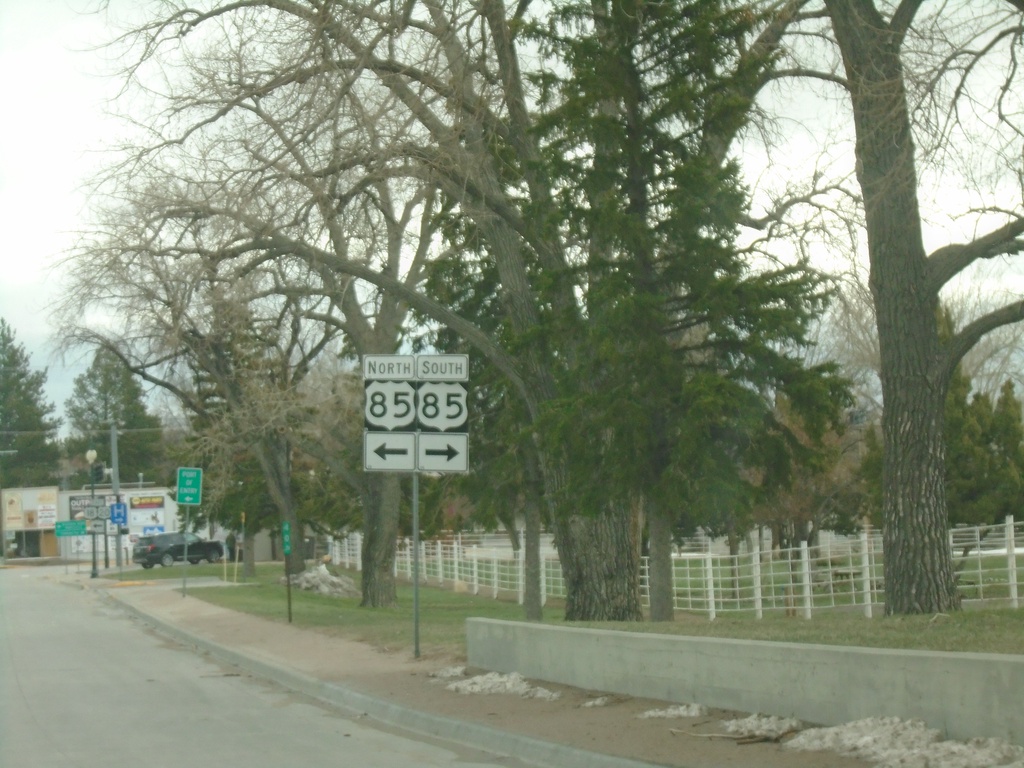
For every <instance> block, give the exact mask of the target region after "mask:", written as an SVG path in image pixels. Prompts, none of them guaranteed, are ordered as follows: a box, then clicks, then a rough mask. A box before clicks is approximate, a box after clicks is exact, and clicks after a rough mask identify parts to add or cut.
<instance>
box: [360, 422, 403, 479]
mask: <svg viewBox="0 0 1024 768" xmlns="http://www.w3.org/2000/svg"><path fill="white" fill-rule="evenodd" d="M415 468H416V433H415V432H369V431H367V432H364V433H363V469H366V470H368V471H378V472H411V471H412V470H414V469H415Z"/></svg>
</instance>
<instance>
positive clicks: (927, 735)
mask: <svg viewBox="0 0 1024 768" xmlns="http://www.w3.org/2000/svg"><path fill="white" fill-rule="evenodd" d="M785 746H786V748H787V749H797V750H804V751H818V750H829V751H832V752H836V753H838V754H840V755H847V756H850V757H856V758H859V759H861V760H867V761H870V762H873V763H877V764H878V765H879V768H995V766H1005V767H1006V768H1024V747H1018V746H1015V745H1013V744H1010V743H1008V742H1005V741H1002V740H1001V739H971V740H970V741H966V742H963V741H945V740H943V739H942V735H941V734H940V733H939V731H937V730H935V729H933V728H928V727H927V726H926V725H925V724H924V723H923V722H921V721H920V720H902V719H900V718H898V717H872V718H867V719H865V720H857V721H855V722H852V723H846V724H845V725H837V726H833V727H831V728H811V729H808V730H806V731H804V732H803V733H800V734H798V735H796V736H794V737H793V738H792V739H791V740H789V741H788V742H786V744H785Z"/></svg>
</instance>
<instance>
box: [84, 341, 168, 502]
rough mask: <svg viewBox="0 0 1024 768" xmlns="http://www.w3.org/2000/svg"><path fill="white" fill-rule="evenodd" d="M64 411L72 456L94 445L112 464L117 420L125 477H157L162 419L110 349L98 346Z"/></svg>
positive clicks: (122, 477) (130, 479) (121, 468)
mask: <svg viewBox="0 0 1024 768" xmlns="http://www.w3.org/2000/svg"><path fill="white" fill-rule="evenodd" d="M64 410H65V413H66V415H67V418H68V423H69V426H70V427H71V436H70V437H69V438H68V439H67V440H66V441H65V449H66V451H67V454H68V456H69V457H71V458H77V457H81V456H83V455H84V454H85V452H86V451H87V450H88V449H89V448H95V449H96V452H97V454H98V457H99V460H101V461H103V462H104V463H105V464H106V465H107V466H108V467H109V466H111V456H110V453H111V448H110V426H111V425H112V424H113V425H116V427H117V430H118V441H117V453H118V469H119V474H120V480H121V481H122V482H125V483H128V482H134V481H135V480H136V478H138V476H139V475H140V474H142V475H143V476H144V477H147V478H150V479H153V480H156V479H157V475H158V473H159V472H160V471H161V469H162V459H163V431H162V429H161V423H160V419H159V418H158V417H156V416H154V415H152V414H150V413H149V412H148V411H147V409H146V404H145V400H144V397H143V391H142V387H141V385H140V384H139V382H138V379H136V378H135V376H133V375H132V373H131V372H130V371H129V370H128V369H127V368H125V367H124V366H123V365H122V364H121V362H120V361H119V360H118V359H117V357H115V356H114V355H113V354H112V353H111V352H109V351H108V350H105V349H98V350H97V351H96V354H95V355H94V356H93V360H92V364H91V365H90V366H89V369H88V370H87V371H86V372H85V373H83V374H81V375H80V376H77V377H75V383H74V389H73V390H72V395H71V397H70V398H68V400H67V401H66V402H65V404H64ZM160 479H161V480H164V479H166V478H160Z"/></svg>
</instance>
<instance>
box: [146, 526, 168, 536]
mask: <svg viewBox="0 0 1024 768" xmlns="http://www.w3.org/2000/svg"><path fill="white" fill-rule="evenodd" d="M163 532H164V527H163V526H162V525H147V526H144V527H143V528H142V535H143V536H149V535H151V534H154V533H163Z"/></svg>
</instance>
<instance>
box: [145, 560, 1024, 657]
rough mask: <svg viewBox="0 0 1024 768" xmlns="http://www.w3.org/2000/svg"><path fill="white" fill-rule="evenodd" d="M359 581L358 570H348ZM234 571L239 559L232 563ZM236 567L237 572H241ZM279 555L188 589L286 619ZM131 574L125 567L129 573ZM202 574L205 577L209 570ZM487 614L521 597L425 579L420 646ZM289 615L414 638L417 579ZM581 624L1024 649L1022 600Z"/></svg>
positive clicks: (551, 612)
mask: <svg viewBox="0 0 1024 768" xmlns="http://www.w3.org/2000/svg"><path fill="white" fill-rule="evenodd" d="M182 570H183V569H182V567H181V566H180V565H176V566H175V567H173V568H153V569H150V570H147V571H132V572H131V574H130V576H131V577H135V578H140V579H146V580H151V579H178V580H179V581H180V580H181V578H182ZM187 573H188V578H189V579H190V580H194V579H196V578H199V577H210V576H213V577H217V578H223V575H224V573H225V571H224V568H223V565H207V564H202V565H194V566H188V568H187ZM345 573H346V574H347V575H348V576H350V577H351V578H353V579H354V580H355V581H356V583H357V584H358V583H359V574H358V573H357V572H354V571H351V572H345ZM227 574H228V579H229V581H230V580H233V578H234V572H233V568H232V567H229V568H228V570H227ZM240 574H241V570H240V569H239V579H241V575H240ZM282 575H283V566H282V565H281V564H280V563H263V564H260V566H259V567H258V568H257V571H256V578H255V579H250V580H249V581H248V582H247V583H246V584H245V585H244V586H235V585H231V586H200V585H198V584H196V585H195V586H190V587H189V593H190V594H191V595H192V596H194V597H197V598H199V599H202V600H206V601H209V602H211V603H214V604H216V605H220V606H223V607H225V608H230V609H232V610H236V611H245V612H247V613H252V614H255V615H258V616H263V617H265V618H268V619H273V620H276V621H287V620H288V607H287V590H286V588H285V586H284V585H282V584H279V583H278V580H279V579H280V578H281V576H282ZM126 576H127V574H126ZM204 581H205V579H204ZM470 617H484V618H494V619H506V620H509V621H519V620H522V619H523V610H522V608H521V607H520V606H519V605H517V604H516V603H515V602H514V600H505V599H502V600H495V599H492V598H491V597H490V596H487V597H484V596H482V595H470V594H465V593H457V592H453V591H451V590H447V589H439V588H437V587H428V586H421V587H420V649H421V653H422V654H423V655H434V654H445V655H455V656H458V657H464V656H465V633H464V625H465V620H466V619H467V618H470ZM544 620H545V622H547V623H552V624H564V621H563V618H562V606H561V604H560V603H557V602H555V601H549V602H548V604H547V606H546V607H545V610H544ZM292 621H293V623H294V624H296V625H298V626H302V627H310V628H314V629H316V630H318V631H323V632H327V633H330V634H334V635H339V636H343V637H347V638H350V639H353V640H360V641H363V642H366V643H370V644H372V645H374V646H376V647H378V648H386V649H388V650H392V651H395V650H411V649H412V647H413V610H412V586H411V585H408V584H401V583H400V584H399V587H398V605H397V607H395V608H384V609H368V608H360V607H359V600H358V599H356V598H344V599H341V598H334V597H326V596H323V595H317V594H313V593H310V592H303V591H302V590H299V589H294V588H293V589H292ZM576 626H586V627H601V628H603V629H619V630H625V631H630V632H659V633H666V634H678V635H691V636H701V637H732V638H745V639H753V640H774V641H779V642H792V643H822V644H826V645H859V646H868V647H875V648H910V649H922V650H935V651H975V652H980V653H1015V654H1024V609H1020V610H1013V609H1010V608H1006V609H985V610H976V609H969V610H964V611H961V612H959V613H956V614H951V615H943V614H940V615H938V616H892V617H885V618H874V619H866V618H864V616H863V614H862V613H860V612H859V611H855V610H851V611H846V610H828V611H826V610H818V611H816V612H815V614H814V617H813V618H812V619H811V620H810V621H808V620H805V619H802V618H794V617H786V616H783V615H781V614H765V617H764V618H763V619H760V620H758V619H755V618H754V617H753V615H752V614H744V613H719V614H718V618H716V619H715V620H714V621H708V619H707V617H706V616H704V615H698V614H693V613H685V612H682V611H677V612H676V620H675V621H674V622H672V623H670V624H664V623H655V624H651V623H615V622H596V623H580V624H577V625H576Z"/></svg>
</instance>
